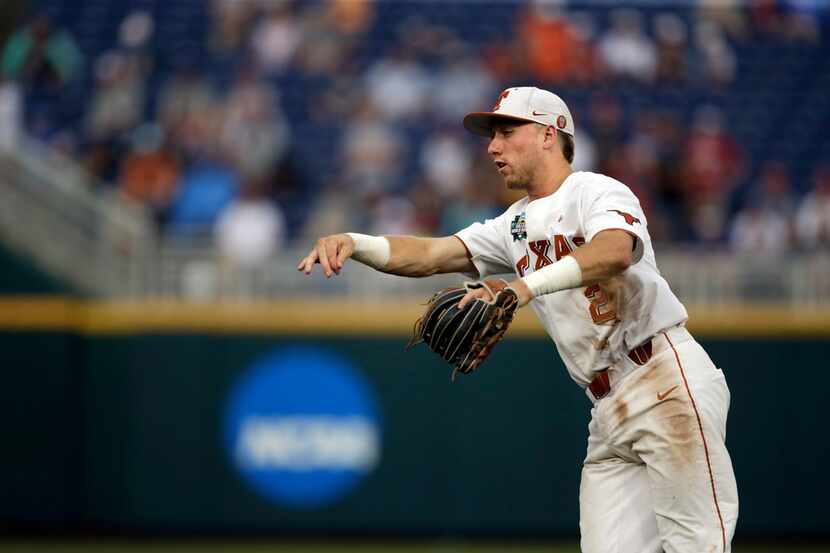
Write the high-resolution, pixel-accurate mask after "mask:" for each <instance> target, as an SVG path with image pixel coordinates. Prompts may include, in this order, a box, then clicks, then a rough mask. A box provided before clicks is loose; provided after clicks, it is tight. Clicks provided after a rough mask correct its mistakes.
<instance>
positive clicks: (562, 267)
mask: <svg viewBox="0 0 830 553" xmlns="http://www.w3.org/2000/svg"><path fill="white" fill-rule="evenodd" d="M522 280H523V281H524V283H525V284H526V285H527V287H528V288H529V289H530V292H531V294H533V297H534V298H535V297H538V296H541V295H542V294H551V293H553V292H558V291H559V290H567V289H568V288H576V287H577V286H579V285H580V284H582V268H581V267H580V266H579V263H577V261H576V259H574V258H573V256H572V255H566V256H565V257H563V258H562V259H560V260H559V261H557V262H556V263H553V264H551V265H548V266H547V267H543V268H542V269H539V270H538V271H536V272H533V273H530V274H529V275H527V276H526V277H524V278H523V279H522Z"/></svg>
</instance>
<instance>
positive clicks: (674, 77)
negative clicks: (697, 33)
mask: <svg viewBox="0 0 830 553" xmlns="http://www.w3.org/2000/svg"><path fill="white" fill-rule="evenodd" d="M654 34H655V36H656V39H657V81H658V82H660V83H666V84H682V83H685V82H686V79H687V70H688V61H687V57H688V52H689V44H688V40H687V39H688V32H687V30H686V24H685V23H684V22H683V20H682V19H680V17H679V16H677V15H675V14H674V13H668V12H667V13H661V14H660V15H658V16H657V17H656V18H655V19H654Z"/></svg>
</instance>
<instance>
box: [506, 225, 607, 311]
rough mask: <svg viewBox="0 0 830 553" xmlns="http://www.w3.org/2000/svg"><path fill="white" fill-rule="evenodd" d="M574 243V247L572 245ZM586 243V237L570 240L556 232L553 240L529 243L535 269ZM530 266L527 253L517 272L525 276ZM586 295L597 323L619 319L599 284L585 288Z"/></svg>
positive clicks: (518, 263)
mask: <svg viewBox="0 0 830 553" xmlns="http://www.w3.org/2000/svg"><path fill="white" fill-rule="evenodd" d="M571 244H573V247H572V246H571ZM583 244H585V238H584V237H582V236H574V237H572V238H571V240H570V241H569V240H568V239H567V238H566V237H565V236H563V235H561V234H555V235H554V236H553V238H552V239H551V240H535V241H532V242H528V243H527V247H528V249H530V251H531V252H532V253H533V255H534V256H535V257H536V261H535V263H534V266H533V270H535V271H538V270H539V269H541V268H543V267H545V266H547V265H550V264H551V263H553V262H554V261H559V260H560V259H562V258H563V257H565V256H566V255H569V254H570V253H571V252H573V250H574V249H575V248H578V247H579V246H582V245H583ZM551 257H553V259H551ZM529 268H530V257H529V256H528V255H527V254H526V255H525V256H523V257H522V258H521V259H519V261H518V262H516V273H517V274H518V275H519V276H520V277H523V276H525V273H527V270H528V269H529ZM584 293H585V297H586V298H587V299H588V301H589V304H588V311H589V313H590V314H591V320H593V321H594V323H595V324H608V323H611V322H614V321H616V320H617V312H616V310H615V309H614V308H613V307H612V306H611V301H610V299H609V297H608V294H607V292H606V291H605V290H603V288H602V287H601V286H600V285H599V284H594V285H593V286H588V287H587V288H585V292H584Z"/></svg>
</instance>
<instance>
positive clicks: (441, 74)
mask: <svg viewBox="0 0 830 553" xmlns="http://www.w3.org/2000/svg"><path fill="white" fill-rule="evenodd" d="M433 83H434V84H433V85H432V91H431V93H430V94H429V95H428V99H429V101H430V102H431V107H432V111H433V113H434V114H435V115H436V116H437V119H438V124H450V125H455V124H457V122H458V121H460V120H461V118H462V117H463V116H464V115H465V114H466V113H467V111H466V110H468V108H469V106H481V107H482V109H483V108H485V107H489V102H492V99H493V97H494V96H495V88H496V83H495V81H494V80H493V77H492V76H491V75H490V73H489V71H487V69H486V67H484V65H482V63H481V61H480V60H479V59H478V58H477V57H476V56H474V55H472V52H471V51H470V47H469V46H468V45H467V44H465V43H464V42H462V41H461V40H459V39H455V40H452V41H450V42H449V43H448V44H446V45H445V47H444V48H443V49H442V50H441V65H440V67H439V69H438V71H437V73H436V75H435V76H434V79H433ZM465 106H466V107H465Z"/></svg>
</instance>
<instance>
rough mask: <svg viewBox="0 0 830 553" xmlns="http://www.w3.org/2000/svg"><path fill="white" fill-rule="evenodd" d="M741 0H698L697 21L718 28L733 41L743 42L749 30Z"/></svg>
mask: <svg viewBox="0 0 830 553" xmlns="http://www.w3.org/2000/svg"><path fill="white" fill-rule="evenodd" d="M743 4H744V2H743V0H700V1H699V2H698V9H697V19H698V20H699V21H700V22H706V23H711V24H713V25H716V26H718V27H719V28H720V29H721V30H723V31H725V32H726V34H727V35H728V36H729V37H730V38H732V39H733V40H738V41H740V42H743V41H744V40H746V38H747V36H748V34H749V30H748V25H747V20H746V14H745V10H744V6H743Z"/></svg>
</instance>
